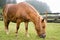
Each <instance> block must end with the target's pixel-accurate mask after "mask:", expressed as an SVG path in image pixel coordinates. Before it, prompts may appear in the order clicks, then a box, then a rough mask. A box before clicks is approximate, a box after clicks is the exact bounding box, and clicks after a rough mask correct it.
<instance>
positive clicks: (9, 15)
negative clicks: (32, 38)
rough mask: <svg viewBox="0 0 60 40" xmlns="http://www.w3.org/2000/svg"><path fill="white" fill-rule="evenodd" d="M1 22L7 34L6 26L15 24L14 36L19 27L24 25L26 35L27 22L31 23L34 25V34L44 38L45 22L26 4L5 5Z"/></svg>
mask: <svg viewBox="0 0 60 40" xmlns="http://www.w3.org/2000/svg"><path fill="white" fill-rule="evenodd" d="M3 20H4V24H5V31H6V33H7V34H8V26H9V23H10V22H16V25H17V26H16V34H18V29H19V25H20V23H21V22H24V23H25V29H26V35H27V34H28V22H30V21H32V22H33V23H34V25H35V29H36V32H37V34H38V36H39V37H41V38H45V36H46V34H45V33H46V32H45V28H46V25H45V24H46V22H45V20H44V19H43V18H42V17H41V15H39V13H38V12H37V10H36V9H35V8H34V7H33V6H31V5H30V4H28V3H26V2H21V3H18V4H6V5H5V6H4V8H3Z"/></svg>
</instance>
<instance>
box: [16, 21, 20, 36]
mask: <svg viewBox="0 0 60 40" xmlns="http://www.w3.org/2000/svg"><path fill="white" fill-rule="evenodd" d="M20 23H21V20H17V22H16V36H17V35H18V29H19V25H20Z"/></svg>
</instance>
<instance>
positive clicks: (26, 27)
mask: <svg viewBox="0 0 60 40" xmlns="http://www.w3.org/2000/svg"><path fill="white" fill-rule="evenodd" d="M25 30H26V36H27V37H29V34H28V22H25Z"/></svg>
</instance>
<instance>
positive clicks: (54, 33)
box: [0, 21, 60, 40]
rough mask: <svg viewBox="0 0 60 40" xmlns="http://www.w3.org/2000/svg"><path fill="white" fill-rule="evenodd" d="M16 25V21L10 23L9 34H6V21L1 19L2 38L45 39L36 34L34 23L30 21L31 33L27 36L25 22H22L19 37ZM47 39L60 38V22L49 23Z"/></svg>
mask: <svg viewBox="0 0 60 40" xmlns="http://www.w3.org/2000/svg"><path fill="white" fill-rule="evenodd" d="M15 30H16V25H15V23H10V25H9V32H10V34H9V35H6V33H5V31H4V23H3V21H0V40H43V39H42V38H39V37H38V36H37V34H36V31H35V28H34V25H33V23H31V22H30V23H29V30H28V31H29V35H30V37H29V38H28V37H26V36H25V27H24V23H21V25H20V29H19V33H18V37H17V38H16V36H15ZM46 35H47V36H46V39H45V40H60V23H47V27H46Z"/></svg>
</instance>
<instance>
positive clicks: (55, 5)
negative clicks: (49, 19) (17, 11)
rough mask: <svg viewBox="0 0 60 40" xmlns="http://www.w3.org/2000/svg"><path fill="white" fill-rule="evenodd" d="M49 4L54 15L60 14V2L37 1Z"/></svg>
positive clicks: (18, 0) (51, 0)
mask: <svg viewBox="0 0 60 40" xmlns="http://www.w3.org/2000/svg"><path fill="white" fill-rule="evenodd" d="M23 1H25V0H17V3H19V2H23ZM37 1H42V2H45V3H47V5H48V6H49V7H50V10H51V12H52V13H57V12H58V13H60V0H37Z"/></svg>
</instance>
